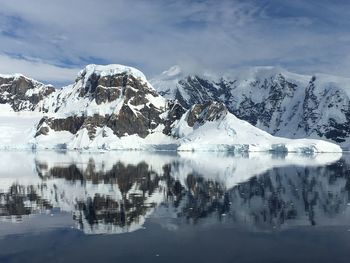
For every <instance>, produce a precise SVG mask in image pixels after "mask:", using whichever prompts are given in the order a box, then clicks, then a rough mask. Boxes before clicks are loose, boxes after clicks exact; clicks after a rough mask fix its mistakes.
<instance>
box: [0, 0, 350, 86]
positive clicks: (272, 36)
mask: <svg viewBox="0 0 350 263" xmlns="http://www.w3.org/2000/svg"><path fill="white" fill-rule="evenodd" d="M315 5H317V8H315V7H314V6H315ZM343 9H344V10H347V9H346V8H343V7H342V6H341V5H338V6H337V5H335V4H333V3H332V1H328V0H317V1H316V0H310V1H300V0H295V1H280V0H269V1H265V0H259V1H256V0H255V1H254V0H246V1H240V0H220V1H217V0H206V1H203V0H201V1H194V0H192V1H191V0H167V1H164V0H149V1H145V0H75V1H71V0H60V1H47V0H33V1H26V0H11V1H1V2H0V53H6V54H15V55H20V56H28V57H31V58H33V57H34V58H39V59H40V60H41V61H49V62H45V63H44V64H48V65H49V64H54V65H63V66H72V65H74V66H75V67H82V66H84V65H85V64H87V63H103V64H104V63H120V64H128V65H130V66H135V67H138V68H139V69H141V70H143V71H144V72H145V73H146V75H148V76H150V75H153V74H156V73H159V72H162V71H163V70H164V69H166V68H168V67H170V66H172V65H173V64H179V65H184V64H185V67H195V68H198V67H199V66H200V67H205V68H209V69H217V70H220V69H225V68H227V67H231V66H239V65H243V66H247V65H252V66H255V65H281V66H284V67H287V68H288V69H291V70H296V71H299V72H301V71H303V72H304V71H305V72H308V73H310V72H312V71H315V70H317V71H323V72H332V73H334V71H336V70H335V69H336V68H342V70H341V71H339V74H344V72H346V71H348V70H349V68H348V66H349V64H348V63H347V61H346V56H343V54H349V53H350V45H349V41H348V39H349V33H348V26H350V25H349V24H344V26H340V25H339V23H340V22H339V21H342V22H344V23H345V22H346V21H347V15H346V12H345V11H344V10H343ZM342 10H343V11H342ZM334 14H338V15H337V16H335V15H334ZM1 32H3V33H1ZM345 67H346V68H345ZM56 68H57V67H56ZM43 72H44V71H43ZM345 74H346V73H345ZM349 74H350V73H349ZM40 78H41V79H43V78H45V76H44V73H42V74H41V76H40Z"/></svg>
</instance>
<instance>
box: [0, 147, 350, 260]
mask: <svg viewBox="0 0 350 263" xmlns="http://www.w3.org/2000/svg"><path fill="white" fill-rule="evenodd" d="M0 160H1V161H0V165H1V168H0V248H1V249H0V262H349V261H350V158H349V156H347V155H343V156H341V155H318V156H300V155H292V154H289V155H284V156H276V155H269V154H250V155H243V156H242V155H241V156H231V155H225V154H220V155H217V154H209V153H208V154H190V153H188V154H181V155H177V154H166V153H163V154H155V153H152V154H151V153H149V154H146V153H141V152H114V153H104V154H79V153H66V154H64V153H54V152H39V153H28V152H1V153H0Z"/></svg>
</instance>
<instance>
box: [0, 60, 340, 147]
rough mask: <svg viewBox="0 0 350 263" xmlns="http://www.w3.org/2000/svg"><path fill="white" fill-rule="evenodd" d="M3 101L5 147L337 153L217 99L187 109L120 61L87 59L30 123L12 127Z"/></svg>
mask: <svg viewBox="0 0 350 263" xmlns="http://www.w3.org/2000/svg"><path fill="white" fill-rule="evenodd" d="M177 74H180V73H179V70H178V69H177V68H174V69H172V70H171V72H167V75H169V77H170V78H173V77H176V75H177ZM4 105H5V106H6V105H8V104H4ZM5 106H4V107H3V109H4V114H3V115H2V116H3V117H1V116H0V118H3V120H5V121H6V122H4V123H6V128H5V129H4V131H5V133H7V130H9V131H10V130H11V129H12V130H13V131H14V132H13V133H12V134H13V135H10V137H11V136H12V137H11V138H9V136H4V135H3V136H2V137H0V147H1V148H7V149H8V148H26V147H27V148H28V147H30V148H37V149H43V148H44V149H57V148H59V149H62V148H64V149H88V150H116V149H142V150H181V151H189V150H190V151H192V150H201V151H203V150H205V151H235V152H237V151H239V152H242V151H246V152H247V151H289V152H307V153H314V152H341V149H340V148H339V147H338V146H336V145H334V144H331V143H327V142H323V141H315V140H297V141H292V140H288V139H281V138H275V137H273V136H271V135H269V134H267V133H266V132H263V131H261V130H259V129H257V128H256V127H253V126H252V125H249V124H248V123H247V122H245V121H241V120H239V119H237V118H236V117H235V116H234V115H232V113H229V112H228V111H227V109H226V106H225V105H224V104H222V103H216V102H210V103H204V104H196V105H194V106H193V107H192V108H190V109H188V111H187V112H186V110H185V109H184V108H183V107H182V106H181V105H180V104H179V103H178V102H177V101H170V100H167V99H166V98H164V97H163V96H161V95H160V94H159V93H158V92H157V91H156V90H155V89H154V88H153V87H152V85H151V84H150V83H149V82H148V81H147V79H146V77H145V76H144V75H143V74H142V73H141V72H140V71H138V70H137V69H134V68H131V67H127V66H122V65H108V66H98V65H88V66H87V67H86V68H85V69H83V70H82V71H81V72H80V73H79V74H78V76H77V78H76V80H75V83H74V84H72V85H69V86H67V87H64V88H63V89H60V90H55V91H54V92H51V93H49V94H47V95H46V96H45V98H43V99H42V100H40V107H39V108H38V107H36V108H35V109H32V110H33V111H35V112H38V114H39V115H40V114H42V118H41V119H40V121H39V122H37V121H38V118H37V115H36V116H35V117H34V116H33V118H32V119H31V120H33V127H34V128H30V122H29V121H25V122H23V125H25V127H24V126H23V125H22V124H21V126H18V124H19V123H21V119H22V118H23V116H24V115H23V114H24V113H23V111H20V110H18V109H16V112H18V115H16V114H13V112H11V114H9V115H10V117H8V116H7V115H6V107H8V106H6V107H5ZM39 115H38V116H39ZM5 118H6V119H5ZM26 120H29V119H26ZM11 122H12V123H13V124H12V125H11ZM18 136H20V137H21V139H19V140H18V141H16V137H18Z"/></svg>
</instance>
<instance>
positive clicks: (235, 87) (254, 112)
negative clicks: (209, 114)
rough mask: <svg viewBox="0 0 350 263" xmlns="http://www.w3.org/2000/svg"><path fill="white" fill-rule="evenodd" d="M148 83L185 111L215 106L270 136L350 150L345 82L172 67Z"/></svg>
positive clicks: (270, 70)
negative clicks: (324, 142) (205, 104)
mask: <svg viewBox="0 0 350 263" xmlns="http://www.w3.org/2000/svg"><path fill="white" fill-rule="evenodd" d="M150 82H151V83H152V85H153V86H154V87H155V88H156V89H157V90H158V91H159V93H160V94H161V95H163V96H164V97H166V98H169V99H177V100H178V101H179V102H180V104H181V105H182V106H184V107H185V108H190V106H192V105H193V104H195V103H203V102H207V101H218V102H222V103H224V104H225V105H226V106H227V108H228V110H229V111H230V112H231V113H233V114H234V115H235V116H237V117H238V118H240V119H243V120H246V121H248V122H249V123H251V124H252V125H254V126H256V127H257V128H260V129H262V130H265V131H267V132H268V133H270V134H272V135H276V136H281V137H287V138H306V137H308V138H316V139H324V140H330V141H332V142H335V143H337V144H339V145H341V146H342V147H343V148H345V149H349V146H350V103H349V98H350V97H349V96H350V79H346V78H341V77H335V76H327V75H322V74H316V75H315V76H307V75H299V74H294V73H291V72H288V71H286V70H284V69H280V68H274V67H256V68H250V69H245V70H236V71H230V72H227V73H224V74H213V73H210V72H207V73H200V74H187V73H186V72H183V71H182V70H181V68H180V67H178V66H175V67H173V68H171V69H170V70H168V71H165V72H163V74H161V75H160V76H158V77H156V78H154V79H152V80H151V81H150Z"/></svg>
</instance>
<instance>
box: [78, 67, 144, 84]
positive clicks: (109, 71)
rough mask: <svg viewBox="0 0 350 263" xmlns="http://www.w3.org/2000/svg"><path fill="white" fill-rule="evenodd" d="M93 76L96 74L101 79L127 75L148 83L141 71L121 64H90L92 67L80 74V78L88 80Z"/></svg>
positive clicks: (86, 68)
mask: <svg viewBox="0 0 350 263" xmlns="http://www.w3.org/2000/svg"><path fill="white" fill-rule="evenodd" d="M92 74H95V75H98V76H101V77H104V76H111V75H117V74H127V75H133V76H134V77H136V78H140V79H142V80H143V81H147V79H146V77H145V75H144V74H143V73H142V72H141V71H140V70H138V69H136V68H133V67H129V66H124V65H120V64H109V65H96V64H90V65H87V66H86V67H85V68H84V69H83V70H81V71H80V72H79V74H78V78H79V77H87V78H88V77H89V76H90V75H92Z"/></svg>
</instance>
